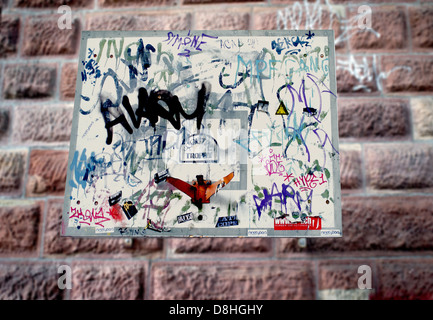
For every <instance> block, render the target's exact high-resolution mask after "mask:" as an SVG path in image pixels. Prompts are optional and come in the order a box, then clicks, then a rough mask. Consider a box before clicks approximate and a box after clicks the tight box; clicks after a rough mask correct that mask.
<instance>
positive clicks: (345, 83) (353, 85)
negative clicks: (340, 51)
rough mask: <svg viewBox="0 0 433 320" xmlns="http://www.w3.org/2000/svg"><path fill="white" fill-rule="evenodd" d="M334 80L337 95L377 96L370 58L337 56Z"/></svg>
mask: <svg viewBox="0 0 433 320" xmlns="http://www.w3.org/2000/svg"><path fill="white" fill-rule="evenodd" d="M336 79H337V92H338V93H344V94H345V93H351V94H355V93H356V94H358V93H372V94H378V88H377V84H376V75H375V72H374V59H373V57H372V56H368V55H365V56H362V57H361V56H357V57H355V56H350V57H348V58H346V57H343V56H337V59H336Z"/></svg>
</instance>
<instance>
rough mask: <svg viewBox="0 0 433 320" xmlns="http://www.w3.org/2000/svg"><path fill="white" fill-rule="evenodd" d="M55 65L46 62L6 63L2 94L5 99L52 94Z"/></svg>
mask: <svg viewBox="0 0 433 320" xmlns="http://www.w3.org/2000/svg"><path fill="white" fill-rule="evenodd" d="M55 83H56V67H55V66H53V65H48V64H19V65H6V66H5V68H4V75H3V96H4V97H5V98H6V99H23V98H24V99H26V98H27V99H29V98H30V99H33V98H46V97H51V96H53V95H54V89H55Z"/></svg>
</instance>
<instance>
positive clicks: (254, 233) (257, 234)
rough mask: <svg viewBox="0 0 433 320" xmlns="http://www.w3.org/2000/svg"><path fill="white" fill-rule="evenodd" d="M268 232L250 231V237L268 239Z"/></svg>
mask: <svg viewBox="0 0 433 320" xmlns="http://www.w3.org/2000/svg"><path fill="white" fill-rule="evenodd" d="M267 236H268V230H248V237H267Z"/></svg>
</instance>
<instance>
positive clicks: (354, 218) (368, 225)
mask: <svg viewBox="0 0 433 320" xmlns="http://www.w3.org/2000/svg"><path fill="white" fill-rule="evenodd" d="M342 208H343V237H342V238H338V239H332V238H323V239H309V241H308V245H307V249H308V251H309V252H327V253H337V252H347V253H348V252H351V251H356V252H359V251H364V252H365V251H388V252H402V251H408V252H411V251H413V250H421V251H424V250H432V249H433V246H432V243H433V241H432V240H433V233H432V231H433V208H432V206H431V197H430V196H419V197H417V196H407V197H399V196H387V197H368V198H365V197H343V205H342ZM282 253H284V252H282Z"/></svg>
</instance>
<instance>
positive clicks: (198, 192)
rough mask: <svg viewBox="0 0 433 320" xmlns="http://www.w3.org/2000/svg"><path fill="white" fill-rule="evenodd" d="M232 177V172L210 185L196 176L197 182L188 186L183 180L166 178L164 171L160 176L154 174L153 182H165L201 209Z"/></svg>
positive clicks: (166, 173) (208, 181) (200, 176)
mask: <svg viewBox="0 0 433 320" xmlns="http://www.w3.org/2000/svg"><path fill="white" fill-rule="evenodd" d="M233 177H234V172H232V173H230V174H228V175H226V176H225V177H224V178H222V179H220V180H218V181H216V182H214V183H212V181H210V180H204V179H203V175H197V176H196V178H197V180H193V181H192V182H191V184H189V183H188V182H185V181H183V180H180V179H177V178H173V177H170V176H168V170H165V172H163V173H162V174H158V173H157V174H155V182H156V183H159V182H161V181H163V180H165V181H166V182H168V183H170V184H171V185H172V186H174V187H175V188H177V189H179V190H180V191H182V192H183V193H185V194H186V195H187V196H189V197H190V198H191V202H192V203H193V204H195V205H196V206H197V207H198V208H199V209H201V208H202V206H203V203H210V197H212V196H213V195H214V194H215V193H216V192H218V190H219V189H221V188H224V187H225V186H226V185H227V184H228V183H229V182H230V181H231V180H232V179H233Z"/></svg>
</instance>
